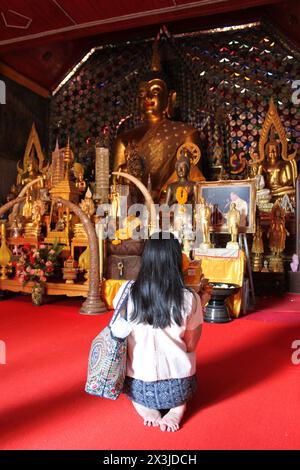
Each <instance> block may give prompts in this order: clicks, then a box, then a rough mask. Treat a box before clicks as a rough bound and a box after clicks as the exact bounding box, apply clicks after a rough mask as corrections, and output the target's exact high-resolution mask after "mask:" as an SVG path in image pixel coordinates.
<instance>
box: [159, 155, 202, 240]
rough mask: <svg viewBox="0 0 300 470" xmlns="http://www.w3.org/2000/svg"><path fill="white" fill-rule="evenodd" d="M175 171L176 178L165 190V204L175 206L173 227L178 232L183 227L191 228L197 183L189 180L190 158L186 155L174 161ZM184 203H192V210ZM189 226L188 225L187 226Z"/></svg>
mask: <svg viewBox="0 0 300 470" xmlns="http://www.w3.org/2000/svg"><path fill="white" fill-rule="evenodd" d="M175 171H176V174H177V178H178V180H177V181H175V182H174V183H170V184H169V185H168V187H167V192H166V204H167V205H168V206H169V207H172V205H173V204H177V205H178V206H177V207H176V206H175V211H174V220H173V227H174V230H176V231H177V232H180V231H181V230H182V229H183V228H184V230H186V229H189V228H190V229H191V228H192V226H193V209H194V206H195V204H196V200H197V185H196V183H195V182H193V181H190V180H189V175H190V160H189V158H188V157H185V156H181V157H180V158H179V160H177V161H176V164H175ZM186 204H191V205H192V211H190V213H189V211H188V210H187V207H185V205H186ZM189 226H190V227H189Z"/></svg>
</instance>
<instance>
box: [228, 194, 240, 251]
mask: <svg viewBox="0 0 300 470" xmlns="http://www.w3.org/2000/svg"><path fill="white" fill-rule="evenodd" d="M240 218H241V214H240V211H238V210H237V208H236V205H235V203H234V202H232V203H231V204H230V210H229V211H228V212H227V227H228V232H229V233H230V235H231V241H230V242H228V243H227V245H226V248H238V247H239V244H238V241H237V238H238V233H239V223H240Z"/></svg>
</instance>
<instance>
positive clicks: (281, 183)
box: [258, 128, 295, 200]
mask: <svg viewBox="0 0 300 470" xmlns="http://www.w3.org/2000/svg"><path fill="white" fill-rule="evenodd" d="M266 152H267V155H266V157H265V159H264V160H263V162H262V163H261V165H260V166H259V170H258V173H259V174H262V175H263V176H264V178H265V183H266V188H268V189H270V191H271V195H272V198H273V199H275V200H277V199H278V198H280V197H283V196H284V195H285V194H288V195H289V196H294V194H295V174H294V173H295V171H294V168H293V164H294V162H292V161H291V160H283V159H282V158H281V156H280V145H279V144H278V142H277V141H276V139H275V134H274V128H272V130H271V136H270V139H269V142H268V143H267V145H266Z"/></svg>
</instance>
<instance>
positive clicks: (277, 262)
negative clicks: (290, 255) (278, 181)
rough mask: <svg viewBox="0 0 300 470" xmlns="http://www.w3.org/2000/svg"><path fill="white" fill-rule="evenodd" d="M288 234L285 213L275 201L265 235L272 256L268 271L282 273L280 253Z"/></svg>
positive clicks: (282, 265)
mask: <svg viewBox="0 0 300 470" xmlns="http://www.w3.org/2000/svg"><path fill="white" fill-rule="evenodd" d="M287 235H289V232H288V231H287V229H286V228H285V212H284V209H283V208H282V207H281V206H280V202H279V201H276V202H275V204H274V206H273V208H272V212H271V224H270V228H269V230H268V233H267V237H268V238H269V248H270V251H271V252H272V256H271V258H270V261H269V270H270V271H273V272H284V264H283V259H282V256H281V253H282V252H283V251H284V249H285V241H286V236H287Z"/></svg>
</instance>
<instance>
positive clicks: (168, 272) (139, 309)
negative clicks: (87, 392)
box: [114, 232, 209, 431]
mask: <svg viewBox="0 0 300 470" xmlns="http://www.w3.org/2000/svg"><path fill="white" fill-rule="evenodd" d="M166 236H167V237H168V238H167V239H165V238H164V237H166ZM125 286H126V284H124V285H123V286H122V287H121V288H120V290H119V292H118V293H117V295H116V297H115V299H114V305H116V304H117V302H118V300H119V299H120V296H121V294H122V292H123V289H124V288H125ZM208 296H209V294H207V295H206V294H204V296H203V298H202V302H206V301H207V300H208ZM204 297H205V298H204ZM127 318H128V321H129V324H130V327H131V333H130V334H129V336H128V360H127V371H126V380H125V387H124V391H125V393H126V394H127V396H128V397H129V398H130V399H131V400H132V404H133V406H134V407H135V409H136V411H137V412H138V414H139V415H140V416H141V417H142V418H143V419H144V424H145V425H148V426H151V425H153V426H159V427H160V429H161V430H162V431H165V430H167V431H177V430H178V429H179V423H180V420H181V418H182V416H183V414H184V411H185V408H186V402H187V401H188V400H189V398H190V397H191V396H192V395H193V393H194V392H195V389H196V357H195V349H196V346H197V343H198V341H199V338H200V335H201V327H202V322H203V315H202V307H201V301H200V298H199V296H198V294H196V293H195V292H193V291H192V290H189V289H187V288H186V287H185V285H184V282H183V273H182V253H181V247H180V244H179V242H178V240H176V239H175V238H174V236H173V235H172V234H169V233H167V234H166V233H164V232H163V233H160V234H155V235H153V236H152V238H151V239H150V240H148V241H147V243H146V245H145V249H144V253H143V257H142V263H141V269H140V272H139V275H138V278H137V280H136V282H135V283H134V284H133V285H132V287H131V292H130V294H129V297H128V302H127ZM160 410H169V412H168V413H167V414H165V415H164V416H163V417H162V416H161V413H160Z"/></svg>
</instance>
